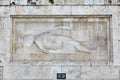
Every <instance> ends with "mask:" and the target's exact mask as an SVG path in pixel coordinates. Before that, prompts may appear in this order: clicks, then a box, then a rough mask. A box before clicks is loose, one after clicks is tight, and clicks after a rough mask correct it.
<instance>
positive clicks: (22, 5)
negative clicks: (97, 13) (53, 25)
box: [0, 4, 120, 6]
mask: <svg viewBox="0 0 120 80" xmlns="http://www.w3.org/2000/svg"><path fill="white" fill-rule="evenodd" d="M0 6H120V4H111V5H110V4H100V5H99V4H78V5H76V4H75V5H73V4H68V5H67V4H65V5H64V4H63V5H62V4H56V5H44V4H43V5H0Z"/></svg>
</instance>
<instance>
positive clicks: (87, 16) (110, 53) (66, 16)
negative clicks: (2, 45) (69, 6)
mask: <svg viewBox="0 0 120 80" xmlns="http://www.w3.org/2000/svg"><path fill="white" fill-rule="evenodd" d="M17 18H19V19H22V18H109V29H107V30H108V31H107V33H108V35H107V38H108V41H107V42H108V45H107V46H108V54H109V59H108V60H107V62H108V61H112V60H113V58H112V56H113V55H112V49H111V48H112V44H111V42H112V40H111V37H112V36H111V32H110V31H111V28H110V26H111V25H110V21H111V16H110V15H108V16H99V15H96V16H92V15H82V16H81V15H80V16H79V15H78V16H77V15H76V16H73V15H72V16H69V15H65V16H49V15H47V16H45V15H43V16H24V15H22V16H17V15H12V16H11V20H12V34H11V35H12V37H11V43H12V44H11V56H10V61H12V62H14V60H13V54H14V49H15V47H14V46H13V45H14V41H13V40H14V38H15V33H14V27H15V21H16V19H17ZM18 21H19V20H18Z"/></svg>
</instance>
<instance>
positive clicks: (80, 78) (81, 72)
mask: <svg viewBox="0 0 120 80" xmlns="http://www.w3.org/2000/svg"><path fill="white" fill-rule="evenodd" d="M81 68H82V67H81V66H80V79H81V74H82V72H81Z"/></svg>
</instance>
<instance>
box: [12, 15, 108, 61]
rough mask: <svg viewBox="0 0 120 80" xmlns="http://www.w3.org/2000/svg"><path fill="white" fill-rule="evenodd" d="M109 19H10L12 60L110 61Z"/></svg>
mask: <svg viewBox="0 0 120 80" xmlns="http://www.w3.org/2000/svg"><path fill="white" fill-rule="evenodd" d="M109 42H110V41H109V18H103V17H101V18H100V17H96V18H88V17H26V18H14V17H13V34H12V60H13V61H90V60H108V59H109V47H108V45H109Z"/></svg>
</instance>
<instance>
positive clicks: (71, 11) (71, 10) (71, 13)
mask: <svg viewBox="0 0 120 80" xmlns="http://www.w3.org/2000/svg"><path fill="white" fill-rule="evenodd" d="M70 7H71V11H70V15H72V8H73V6H70Z"/></svg>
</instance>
